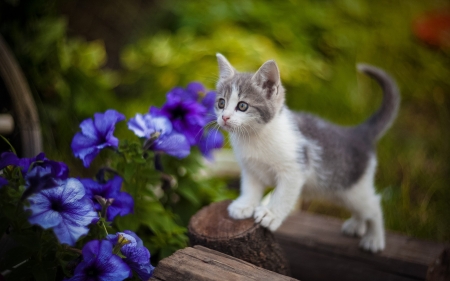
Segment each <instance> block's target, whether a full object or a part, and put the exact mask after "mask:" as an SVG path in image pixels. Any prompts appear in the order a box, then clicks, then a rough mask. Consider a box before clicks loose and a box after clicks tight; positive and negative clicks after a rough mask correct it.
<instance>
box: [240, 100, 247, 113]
mask: <svg viewBox="0 0 450 281" xmlns="http://www.w3.org/2000/svg"><path fill="white" fill-rule="evenodd" d="M247 108H248V104H247V103H245V102H240V103H239V104H238V109H239V110H240V111H242V112H243V111H246V110H247Z"/></svg>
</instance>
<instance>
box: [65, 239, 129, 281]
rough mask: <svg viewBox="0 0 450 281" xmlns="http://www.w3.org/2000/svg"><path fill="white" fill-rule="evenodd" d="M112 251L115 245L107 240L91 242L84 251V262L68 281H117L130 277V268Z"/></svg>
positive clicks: (85, 246)
mask: <svg viewBox="0 0 450 281" xmlns="http://www.w3.org/2000/svg"><path fill="white" fill-rule="evenodd" d="M112 251H113V245H112V244H111V242H109V241H107V240H102V241H99V240H92V241H89V242H88V243H86V245H84V247H83V250H82V254H83V261H81V262H80V263H79V264H78V266H77V267H76V268H75V272H74V275H73V276H72V278H70V279H67V280H66V281H95V280H102V281H115V280H124V279H126V278H128V277H130V276H131V269H130V267H129V266H128V265H127V264H126V263H125V262H124V261H123V260H122V259H121V258H120V257H119V256H117V255H115V254H113V252H112Z"/></svg>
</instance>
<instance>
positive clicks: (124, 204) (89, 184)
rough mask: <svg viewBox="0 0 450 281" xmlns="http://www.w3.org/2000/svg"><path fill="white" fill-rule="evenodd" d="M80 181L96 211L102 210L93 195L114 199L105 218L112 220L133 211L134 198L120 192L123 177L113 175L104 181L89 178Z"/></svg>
mask: <svg viewBox="0 0 450 281" xmlns="http://www.w3.org/2000/svg"><path fill="white" fill-rule="evenodd" d="M80 181H81V183H82V184H83V185H84V188H85V189H86V196H87V197H89V198H91V200H92V201H93V202H95V203H94V206H95V209H96V210H97V211H99V212H100V211H101V210H102V206H101V205H100V203H98V202H97V200H96V199H95V195H98V196H100V197H102V198H105V199H111V198H112V199H114V201H113V203H112V205H111V206H109V207H108V210H107V212H106V219H107V220H108V221H113V220H114V218H115V217H116V216H117V215H119V216H125V215H127V214H129V213H132V212H133V207H134V200H133V197H131V195H130V194H128V193H126V192H121V191H120V188H121V187H122V182H123V179H122V178H121V177H119V176H114V178H112V179H110V180H109V181H107V182H105V183H103V184H102V183H99V182H96V181H94V180H91V179H81V180H80Z"/></svg>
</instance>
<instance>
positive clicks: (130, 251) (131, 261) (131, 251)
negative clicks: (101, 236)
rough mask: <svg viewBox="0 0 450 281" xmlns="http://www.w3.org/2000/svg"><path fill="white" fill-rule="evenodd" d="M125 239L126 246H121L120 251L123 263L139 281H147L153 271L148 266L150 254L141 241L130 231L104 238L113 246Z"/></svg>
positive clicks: (149, 265)
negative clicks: (123, 257)
mask: <svg viewBox="0 0 450 281" xmlns="http://www.w3.org/2000/svg"><path fill="white" fill-rule="evenodd" d="M123 238H125V239H126V240H127V242H128V244H125V245H123V246H122V247H121V248H120V251H121V252H122V254H123V255H124V256H125V259H124V260H125V262H126V263H127V264H128V265H129V266H130V268H131V269H132V270H133V271H134V272H135V273H136V274H137V275H138V276H139V278H140V279H141V280H148V279H150V277H152V274H153V270H154V269H155V268H154V267H153V266H152V265H151V264H150V252H149V251H148V249H147V248H146V247H145V246H144V243H143V242H142V240H141V239H140V238H139V237H138V236H137V235H136V234H135V233H134V232H132V231H130V230H125V231H124V232H118V233H116V234H110V235H108V236H107V237H106V239H107V240H109V241H110V242H111V243H113V245H114V246H115V245H116V244H117V243H121V241H119V240H120V239H123Z"/></svg>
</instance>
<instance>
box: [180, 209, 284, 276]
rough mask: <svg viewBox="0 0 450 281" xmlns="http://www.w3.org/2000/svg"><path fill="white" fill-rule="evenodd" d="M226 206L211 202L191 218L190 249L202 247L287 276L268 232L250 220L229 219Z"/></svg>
mask: <svg viewBox="0 0 450 281" xmlns="http://www.w3.org/2000/svg"><path fill="white" fill-rule="evenodd" d="M230 203H231V201H222V202H218V203H213V204H211V205H209V206H207V207H204V208H203V209H201V210H200V211H199V212H198V213H197V214H195V215H194V216H193V217H192V218H191V220H190V222H189V227H188V229H189V233H188V235H189V240H190V244H191V246H194V245H201V246H205V247H207V248H210V249H213V250H216V251H219V252H222V253H225V254H227V255H230V256H233V257H235V258H238V259H241V260H244V261H247V262H249V263H251V264H254V265H256V266H259V267H262V268H265V269H267V270H270V271H274V272H277V273H280V274H283V275H289V274H290V270H289V266H288V265H289V263H288V261H287V259H286V257H285V255H284V253H283V250H282V249H281V247H280V245H279V244H278V243H277V242H276V241H275V237H274V235H273V234H272V232H270V231H269V230H267V229H266V228H263V227H261V226H260V225H259V224H256V223H255V222H254V219H253V218H249V219H244V220H235V219H232V218H231V217H230V216H229V215H228V210H227V207H228V205H229V204H230Z"/></svg>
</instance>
